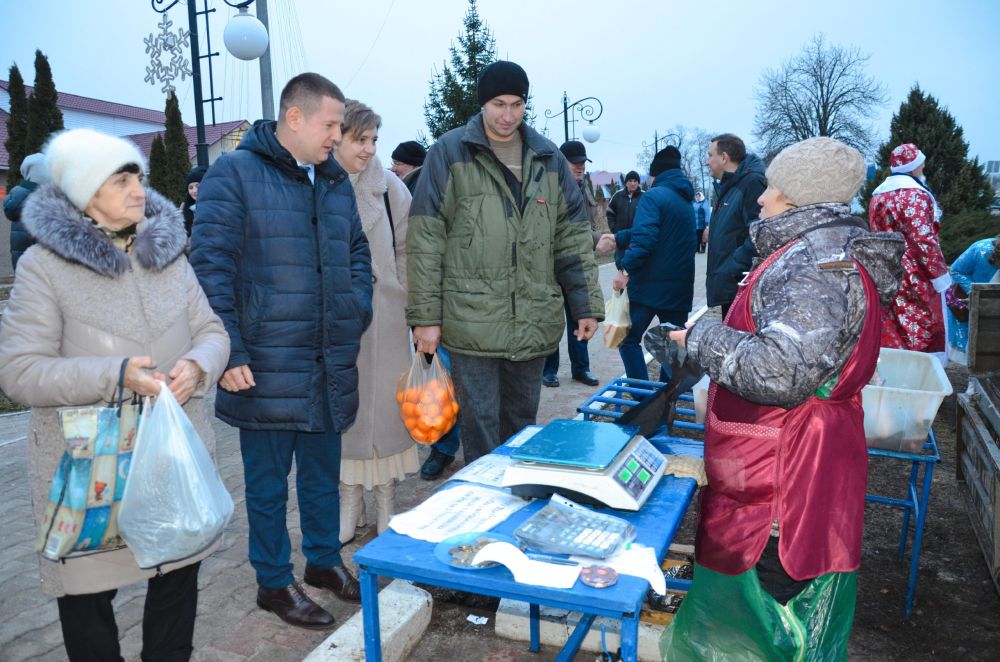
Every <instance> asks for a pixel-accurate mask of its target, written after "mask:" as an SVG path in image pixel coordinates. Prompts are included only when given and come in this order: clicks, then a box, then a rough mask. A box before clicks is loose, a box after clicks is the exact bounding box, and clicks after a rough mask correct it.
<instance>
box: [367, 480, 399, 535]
mask: <svg viewBox="0 0 1000 662" xmlns="http://www.w3.org/2000/svg"><path fill="white" fill-rule="evenodd" d="M372 492H374V494H375V523H376V527H377V529H378V532H379V533H382V532H384V531H385V530H386V529H388V528H389V519H390V518H391V517H392V514H393V513H392V511H393V509H394V507H395V503H394V502H395V499H396V481H394V480H391V481H389V482H388V483H385V484H383V485H376V486H375V487H374V489H373V490H372Z"/></svg>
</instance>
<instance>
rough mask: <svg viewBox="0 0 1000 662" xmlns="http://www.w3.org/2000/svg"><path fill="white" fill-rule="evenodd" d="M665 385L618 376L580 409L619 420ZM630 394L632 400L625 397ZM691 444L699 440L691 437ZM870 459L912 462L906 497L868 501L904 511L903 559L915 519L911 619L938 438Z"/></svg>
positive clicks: (906, 609) (679, 423) (906, 612)
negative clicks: (910, 449)
mask: <svg viewBox="0 0 1000 662" xmlns="http://www.w3.org/2000/svg"><path fill="white" fill-rule="evenodd" d="M663 386H665V384H664V383H663V382H657V381H646V380H640V379H628V378H627V377H619V378H617V379H615V380H613V381H611V382H610V383H609V384H607V385H606V386H603V387H601V388H600V389H598V391H597V392H596V393H595V394H594V395H592V396H591V397H590V398H588V399H587V400H586V401H585V402H584V403H583V404H582V405H580V406H579V407H578V408H577V411H579V412H581V413H582V414H583V417H584V419H587V420H589V419H591V418H593V417H594V416H602V417H606V418H611V419H612V420H618V419H620V418H621V417H622V416H624V415H625V411H624V408H626V407H631V406H634V405H636V404H638V403H639V402H641V401H642V399H643V398H645V397H647V396H649V395H652V394H653V393H655V392H656V389H658V388H662V387H663ZM625 394H628V395H629V396H630V397H631V398H632V399H626V398H625V397H623V396H624V395H625ZM693 399H694V398H693V397H692V396H691V395H690V394H684V395H681V396H680V398H679V400H680V401H683V402H685V403H687V402H692V401H693ZM677 414H678V415H684V416H689V417H691V418H694V410H693V409H688V408H684V407H682V406H681V402H678V407H677ZM674 427H676V428H683V429H689V430H702V431H704V429H705V426H704V425H701V424H698V423H694V422H690V421H684V420H675V421H674ZM688 441H689V442H690V443H697V442H692V441H691V440H688ZM868 456H869V458H872V457H885V458H891V459H894V460H901V461H903V462H908V463H910V466H909V468H910V476H909V480H908V482H907V486H906V489H905V492H906V493H905V495H904V496H903V498H901V499H900V498H895V497H887V496H882V495H878V494H868V495H866V496H865V500H866V501H867V502H869V503H878V504H882V505H886V506H892V507H894V508H901V509H902V510H903V523H902V526H901V527H900V532H899V549H898V552H897V555H898V558H899V560H900V561H902V560H903V559H904V558H905V556H906V546H907V542H908V541H909V537H910V536H909V534H910V518H911V516H912V518H913V549H912V550H911V553H910V568H909V573H908V575H907V581H906V600H905V602H904V605H903V619H904V620H909V619H910V615H911V613H912V612H913V600H914V597H915V596H916V592H917V571H918V570H919V567H920V546H921V544H922V543H923V538H924V524H925V523H926V520H927V507H928V504H929V503H930V496H931V482H932V480H933V478H934V465H935V464H937V463H938V462H940V461H941V456H940V454H939V453H938V445H937V437H936V436H935V434H934V430H933V429H931V430H930V432H929V434H928V435H927V442H926V443H925V444H924V446H923V448H922V449H921V451H920V452H919V453H904V452H901V451H890V450H882V449H878V448H869V449H868Z"/></svg>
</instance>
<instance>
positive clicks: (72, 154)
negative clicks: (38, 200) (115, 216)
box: [45, 129, 146, 211]
mask: <svg viewBox="0 0 1000 662" xmlns="http://www.w3.org/2000/svg"><path fill="white" fill-rule="evenodd" d="M45 157H46V161H47V164H48V167H49V175H50V176H51V178H52V183H53V184H55V185H56V186H57V187H59V190H61V191H62V192H63V193H65V194H66V197H67V198H69V200H70V202H72V203H73V206H74V207H76V208H77V209H79V210H80V211H84V210H85V209H86V208H87V205H89V204H90V201H91V199H92V198H93V197H94V194H96V193H97V190H98V189H100V188H101V186H103V185H104V182H105V181H107V179H108V177H110V176H111V175H113V174H115V172H117V171H118V169H119V168H121V167H122V166H125V165H128V164H130V163H134V164H136V165H137V166H139V169H140V170H145V169H146V162H145V159H143V158H142V154H141V153H140V152H139V148H138V147H136V146H135V144H133V143H132V142H131V141H128V140H125V139H123V138H116V137H115V136H109V135H108V134H106V133H100V132H98V131H93V130H91V129H72V130H70V131H63V132H62V133H60V134H58V135H57V136H56V137H55V138H53V139H52V140H51V141H50V142H49V144H48V146H47V147H46V148H45Z"/></svg>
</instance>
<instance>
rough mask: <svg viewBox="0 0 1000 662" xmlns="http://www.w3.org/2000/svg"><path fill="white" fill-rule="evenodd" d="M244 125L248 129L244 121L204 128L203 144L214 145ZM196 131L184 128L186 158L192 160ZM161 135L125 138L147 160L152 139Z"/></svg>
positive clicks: (153, 134)
mask: <svg viewBox="0 0 1000 662" xmlns="http://www.w3.org/2000/svg"><path fill="white" fill-rule="evenodd" d="M244 124H246V125H247V126H248V127H249V126H250V123H249V122H247V121H246V120H236V121H234V122H220V123H219V124H216V125H215V126H211V125H209V126H206V127H205V142H206V143H207V144H208V145H214V144H215V143H217V142H219V141H220V140H222V139H223V138H224V137H225V136H227V135H228V134H230V133H232V132H233V131H235V130H236V129H238V128H239V127H240V126H242V125H244ZM195 133H197V129H196V128H195V127H193V126H185V127H184V135H185V136H186V137H187V141H188V157H189V158H190V159H191V160H194V158H195V155H196V154H197V153H198V146H197V145H196V144H195V142H196V137H195ZM160 135H163V131H150V132H149V133H137V134H135V135H131V136H127V138H128V139H129V140H131V141H132V142H134V143H135V144H136V146H137V147H138V148H139V151H141V152H142V155H143V156H145V157H146V158H147V159H148V158H149V151H150V149H152V147H153V137H154V136H160Z"/></svg>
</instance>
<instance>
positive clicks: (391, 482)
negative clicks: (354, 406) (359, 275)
mask: <svg viewBox="0 0 1000 662" xmlns="http://www.w3.org/2000/svg"><path fill="white" fill-rule="evenodd" d="M381 124H382V120H381V118H380V117H379V116H378V115H376V114H375V113H374V112H373V111H372V109H371V108H369V107H368V106H366V105H364V104H363V103H360V102H358V101H354V100H353V99H348V100H347V103H346V105H345V106H344V123H343V125H342V126H341V130H342V132H343V139H342V140H341V142H340V144H339V145H338V146H337V147H336V148H335V151H334V158H335V159H337V163H339V164H340V165H341V166H342V167H343V168H344V170H346V171H347V173H348V175H349V176H350V178H351V184H352V186H353V187H354V197H355V199H356V200H357V203H358V212H359V214H360V215H361V225H362V227H363V228H364V231H365V235H366V236H367V237H368V246H369V248H370V249H371V254H372V285H373V286H374V292H373V294H372V308H373V309H374V311H375V316H374V318H373V319H372V323H371V326H370V327H368V330H367V331H365V334H364V336H362V338H361V353H360V355H359V356H358V391H359V396H360V406H359V407H358V416H357V420H356V421H355V423H354V425H353V426H352V427H351V428H350V429H349V430H348V431H347V432H345V433H344V435H343V437H342V440H341V462H340V539H341V542H344V543H346V542H349V541H350V540H351V539H352V538H353V537H354V531H355V525H358V526H364V525H365V521H364V520H365V516H364V490H366V489H369V490H372V492H374V495H375V513H376V524H377V529H378V532H379V533H382V532H383V531H385V529H386V527H388V525H389V518H390V517H391V516H392V509H393V497H394V494H395V490H396V481H397V480H403V479H404V478H406V475H407V474H412V473H415V472H416V471H417V469H419V464H418V462H417V448H416V446H415V445H414V443H413V440H412V439H410V436H409V434H408V433H407V432H406V428H404V427H403V422H402V420H400V418H399V410H398V409H397V407H398V405H397V404H396V383H397V381H398V379H399V375H400V374H401V373H402V372H404V371H405V370H406V368H407V366H408V365H409V363H410V338H409V329H408V327H407V326H406V318H405V314H404V313H405V308H406V226H407V219H408V217H409V212H410V192H409V191H408V190H407V188H406V185H405V184H403V182H402V181H400V179H399V178H398V177H396V175H394V174H392V173H391V172H388V171H386V170H385V169H383V168H382V164H381V163H380V162H379V160H378V157H377V156H375V143H376V141H377V140H378V130H379V127H380V126H381ZM390 214H391V219H390Z"/></svg>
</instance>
